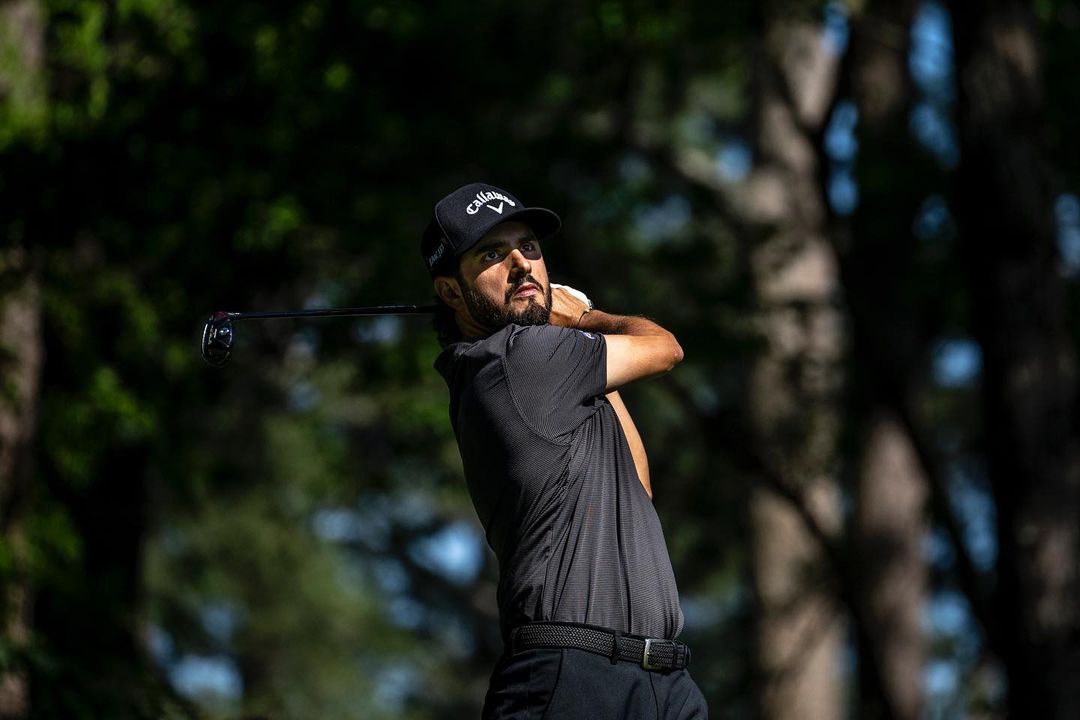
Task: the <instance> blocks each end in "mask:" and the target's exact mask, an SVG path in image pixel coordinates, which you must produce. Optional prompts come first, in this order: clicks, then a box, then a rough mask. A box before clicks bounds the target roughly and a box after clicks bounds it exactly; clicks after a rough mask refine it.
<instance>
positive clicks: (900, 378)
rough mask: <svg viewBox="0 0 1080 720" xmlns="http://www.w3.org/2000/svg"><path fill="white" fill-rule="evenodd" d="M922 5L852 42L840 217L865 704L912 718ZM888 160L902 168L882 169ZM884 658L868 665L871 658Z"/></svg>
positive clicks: (917, 561) (916, 662) (885, 18)
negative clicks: (915, 227) (916, 28)
mask: <svg viewBox="0 0 1080 720" xmlns="http://www.w3.org/2000/svg"><path fill="white" fill-rule="evenodd" d="M914 13H915V3H913V2H900V3H874V4H872V5H870V7H868V8H867V9H866V10H865V11H864V12H863V13H861V14H858V15H856V16H855V17H853V18H852V19H851V23H850V27H851V48H850V50H849V55H848V57H847V58H846V60H845V69H846V72H845V73H844V77H843V78H842V80H841V83H842V85H843V86H845V88H846V89H847V91H848V92H849V93H850V98H851V100H852V101H853V102H854V104H855V107H856V108H857V110H858V118H859V125H858V138H859V158H858V161H857V165H856V168H857V176H858V181H859V190H860V205H859V207H858V209H857V210H856V212H855V214H854V216H853V217H852V218H851V220H850V222H846V221H842V220H837V222H836V223H835V224H834V240H835V241H836V243H837V246H838V252H839V257H840V266H841V273H842V276H843V284H844V289H845V293H846V297H847V301H848V305H849V308H850V314H851V320H852V327H853V331H852V333H851V337H852V343H853V355H854V358H855V363H856V364H857V365H858V367H859V368H860V373H859V375H860V377H859V380H858V382H857V383H853V384H854V385H855V388H854V390H853V392H852V393H851V395H852V398H853V401H852V403H851V408H850V412H851V416H852V417H853V418H855V421H854V422H855V425H854V428H865V429H864V430H861V431H859V432H857V435H856V436H855V439H856V442H857V444H858V446H859V447H860V448H862V457H861V460H860V462H859V465H858V468H857V473H856V478H855V512H854V518H853V527H852V540H853V546H854V548H855V552H854V556H855V558H856V563H857V570H856V577H855V579H854V582H855V585H856V587H855V592H854V593H853V595H854V597H853V602H857V603H859V604H860V605H861V612H860V613H859V614H858V615H859V618H860V621H861V622H862V623H863V624H864V627H862V628H860V632H858V633H856V636H857V637H858V638H860V644H861V645H862V646H861V647H860V648H859V651H860V661H861V662H860V670H861V672H860V675H861V676H862V682H861V685H862V687H863V692H862V693H861V696H860V707H861V712H860V714H861V715H863V716H866V717H892V718H903V719H905V720H908V719H910V720H914V719H915V718H918V717H919V716H920V713H921V710H922V705H923V694H922V666H923V660H924V655H925V653H924V642H923V633H922V619H921V610H922V608H923V605H924V603H925V595H926V586H927V568H926V563H925V561H924V560H923V555H922V541H923V538H924V536H925V533H926V530H927V527H926V520H925V509H926V508H925V505H926V498H927V495H928V493H927V479H926V474H925V473H924V469H923V468H922V467H921V464H920V461H919V457H918V456H917V454H916V452H915V450H914V448H913V447H912V442H911V440H910V438H909V437H908V434H907V429H906V427H905V424H904V423H903V422H901V420H900V418H901V417H903V416H904V414H905V413H906V412H907V408H908V406H909V404H910V401H909V394H910V390H909V388H910V387H911V384H912V378H911V377H910V375H911V372H912V368H915V367H918V363H917V360H918V358H920V357H921V355H922V352H923V350H924V348H925V346H926V341H927V336H928V335H930V332H928V329H927V328H925V327H924V326H923V325H924V323H922V322H921V321H920V320H921V319H920V312H919V310H920V309H919V307H918V306H917V305H916V303H915V302H913V295H914V293H912V292H911V289H910V283H911V280H912V278H918V277H919V272H918V268H917V266H916V260H915V254H916V252H917V247H916V245H915V243H913V242H912V237H911V230H910V228H911V220H912V218H913V217H914V216H915V214H916V212H917V209H918V207H919V205H920V203H921V202H922V201H923V200H924V199H925V193H926V192H927V184H926V182H925V178H926V177H927V175H928V174H930V173H933V174H938V173H937V171H934V170H931V169H929V168H920V167H919V166H918V162H917V161H915V160H914V158H917V157H919V153H918V152H917V151H916V148H915V147H914V142H913V139H912V138H911V135H910V132H909V130H908V122H907V119H908V113H909V110H910V107H911V102H912V100H911V87H910V80H909V77H908V72H907V63H908V49H909V43H908V35H909V28H910V27H911V22H912V19H913V16H914ZM864 168H865V170H864ZM881 168H895V169H896V170H895V171H894V172H891V173H889V174H888V175H882V173H881V170H880V169H881ZM871 664H873V665H874V667H873V668H872V669H870V667H869V666H870V665H871Z"/></svg>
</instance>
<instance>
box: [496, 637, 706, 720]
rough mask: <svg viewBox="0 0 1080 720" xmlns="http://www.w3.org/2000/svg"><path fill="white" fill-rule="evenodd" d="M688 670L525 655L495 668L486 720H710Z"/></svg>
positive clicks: (583, 655)
mask: <svg viewBox="0 0 1080 720" xmlns="http://www.w3.org/2000/svg"><path fill="white" fill-rule="evenodd" d="M708 717H709V711H708V708H707V707H706V706H705V698H704V697H703V696H702V694H701V690H699V689H698V686H697V684H696V683H695V682H694V681H693V680H692V679H691V678H690V673H689V672H687V671H686V670H673V671H670V672H656V671H649V670H645V669H644V668H642V667H641V666H640V665H635V664H633V663H629V662H624V661H619V662H616V663H615V664H614V665H612V664H611V660H609V659H608V658H606V657H602V656H600V655H594V654H593V653H588V652H585V651H584V650H570V649H564V650H526V651H525V652H521V653H518V654H516V655H504V656H503V658H502V659H501V660H500V661H499V663H498V665H496V666H495V672H494V673H493V674H492V676H491V685H490V686H489V688H488V693H487V698H486V700H485V702H484V714H483V720H581V719H582V718H585V719H586V720H624V719H625V720H706V719H707V718H708Z"/></svg>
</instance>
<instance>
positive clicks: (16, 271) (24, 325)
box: [0, 247, 44, 720]
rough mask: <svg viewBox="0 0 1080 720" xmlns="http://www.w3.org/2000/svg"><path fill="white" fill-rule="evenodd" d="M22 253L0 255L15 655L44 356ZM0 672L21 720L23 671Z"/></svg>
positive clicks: (24, 599) (36, 293) (2, 456)
mask: <svg viewBox="0 0 1080 720" xmlns="http://www.w3.org/2000/svg"><path fill="white" fill-rule="evenodd" d="M27 265H28V259H27V258H26V253H25V251H24V250H23V249H22V248H21V247H15V248H9V249H7V250H5V251H3V252H0V383H2V388H3V392H2V393H0V543H2V545H3V548H4V551H5V554H7V555H8V557H9V558H10V561H11V565H10V566H9V568H7V569H5V571H4V575H3V577H2V585H0V591H2V596H0V609H2V612H3V633H4V642H5V644H8V645H9V647H10V648H11V649H12V650H14V652H15V653H16V655H17V654H18V653H19V652H20V651H23V650H25V649H26V647H27V645H28V643H29V641H30V632H31V608H32V603H33V595H32V591H31V584H30V579H29V577H28V574H27V569H26V562H27V551H28V548H27V545H26V538H25V535H24V519H25V507H26V501H27V494H28V493H27V490H28V487H29V484H30V476H31V459H32V456H31V446H32V443H33V438H34V428H35V425H36V422H35V418H36V411H37V401H38V392H39V389H40V379H41V366H42V362H43V360H44V353H43V348H42V341H41V295H40V289H39V286H38V282H37V278H36V276H35V275H34V274H33V273H32V272H31V271H30V270H29V268H28V267H27ZM18 666H19V663H18V662H16V666H15V668H14V669H10V670H8V671H6V672H4V673H0V718H4V719H5V720H6V719H8V718H23V717H26V715H27V713H28V711H29V692H28V690H29V689H28V687H27V675H26V672H25V670H23V669H21V668H19V667H18Z"/></svg>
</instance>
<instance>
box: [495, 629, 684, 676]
mask: <svg viewBox="0 0 1080 720" xmlns="http://www.w3.org/2000/svg"><path fill="white" fill-rule="evenodd" d="M509 647H510V652H511V653H519V652H522V651H524V650H537V649H540V648H573V649H576V650H584V651H586V652H591V653H595V654H596V655H603V656H604V657H606V658H610V659H611V664H612V665H614V664H615V663H616V661H618V660H624V661H626V662H632V663H636V664H638V665H641V667H643V668H645V669H646V670H682V669H683V668H685V667H686V666H687V665H689V664H690V648H688V647H686V645H683V644H682V643H680V642H675V641H674V640H662V639H659V638H646V637H641V636H640V635H627V634H623V633H619V632H616V631H614V630H608V629H607V628H601V627H594V626H592V625H579V624H577V623H561V622H537V623H529V624H528V625H521V626H519V627H516V628H514V630H513V631H511V633H510V645H509Z"/></svg>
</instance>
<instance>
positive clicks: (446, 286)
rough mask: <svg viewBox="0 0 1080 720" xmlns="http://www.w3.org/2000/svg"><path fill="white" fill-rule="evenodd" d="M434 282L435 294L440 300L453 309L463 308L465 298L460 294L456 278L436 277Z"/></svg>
mask: <svg viewBox="0 0 1080 720" xmlns="http://www.w3.org/2000/svg"><path fill="white" fill-rule="evenodd" d="M434 284H435V294H436V295H438V296H439V299H440V300H442V301H443V302H444V303H446V304H447V305H449V306H450V307H452V308H453V309H454V310H464V309H465V299H464V298H463V297H462V296H461V286H460V285H458V281H457V278H452V277H437V278H435V283H434Z"/></svg>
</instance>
